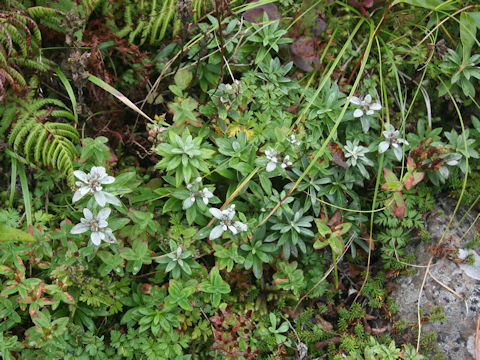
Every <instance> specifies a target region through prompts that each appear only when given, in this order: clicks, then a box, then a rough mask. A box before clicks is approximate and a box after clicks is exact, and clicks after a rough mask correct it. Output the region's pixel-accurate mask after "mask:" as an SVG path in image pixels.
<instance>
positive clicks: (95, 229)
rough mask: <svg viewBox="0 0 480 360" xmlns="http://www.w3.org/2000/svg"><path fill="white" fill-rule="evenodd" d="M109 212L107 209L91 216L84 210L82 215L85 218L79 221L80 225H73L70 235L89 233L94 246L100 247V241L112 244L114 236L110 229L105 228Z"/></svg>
mask: <svg viewBox="0 0 480 360" xmlns="http://www.w3.org/2000/svg"><path fill="white" fill-rule="evenodd" d="M110 211H111V210H110V209H109V208H103V209H102V210H100V211H99V212H98V214H97V215H93V213H92V212H91V211H90V210H89V209H87V208H84V209H83V215H84V216H85V218H82V219H80V224H77V225H75V226H74V227H73V228H72V231H71V233H72V234H82V233H84V232H87V231H91V234H90V239H91V240H92V243H93V244H94V245H96V246H98V245H100V243H101V242H102V240H103V241H105V242H108V243H114V242H115V236H114V235H113V232H112V229H110V228H108V227H107V226H108V223H107V218H108V216H109V215H110Z"/></svg>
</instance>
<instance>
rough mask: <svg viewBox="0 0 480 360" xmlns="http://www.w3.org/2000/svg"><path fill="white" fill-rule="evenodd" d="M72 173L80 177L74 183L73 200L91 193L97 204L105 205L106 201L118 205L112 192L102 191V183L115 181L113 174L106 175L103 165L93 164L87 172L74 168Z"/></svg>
mask: <svg viewBox="0 0 480 360" xmlns="http://www.w3.org/2000/svg"><path fill="white" fill-rule="evenodd" d="M73 174H74V175H75V176H76V177H77V178H78V179H80V180H81V181H77V182H76V183H75V185H77V187H78V190H77V191H75V194H73V200H72V201H73V202H76V201H78V200H80V199H81V198H83V197H84V196H85V195H87V194H93V196H94V197H95V200H96V201H97V203H98V205H100V206H102V207H103V206H105V204H106V203H110V204H113V205H120V201H119V200H118V199H117V198H116V197H115V196H114V195H112V194H110V193H108V192H105V191H102V189H103V188H102V185H107V184H111V183H113V182H114V181H115V178H114V177H113V176H108V175H107V173H106V172H105V168H104V167H103V166H94V167H92V169H91V170H90V173H89V174H85V173H84V172H83V171H81V170H76V171H74V172H73Z"/></svg>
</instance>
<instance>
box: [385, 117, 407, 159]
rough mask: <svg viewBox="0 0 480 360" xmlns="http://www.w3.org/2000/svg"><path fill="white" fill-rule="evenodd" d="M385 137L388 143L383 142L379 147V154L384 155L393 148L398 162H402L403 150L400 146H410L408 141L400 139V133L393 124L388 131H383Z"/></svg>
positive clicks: (389, 125)
mask: <svg viewBox="0 0 480 360" xmlns="http://www.w3.org/2000/svg"><path fill="white" fill-rule="evenodd" d="M383 136H384V137H385V139H387V141H382V142H381V143H380V144H379V145H378V152H379V153H384V152H385V151H387V150H388V148H389V147H392V149H393V152H394V154H395V156H396V157H397V159H398V161H400V160H402V155H403V150H402V146H401V145H400V144H405V145H408V141H407V140H405V139H402V138H400V137H399V136H400V133H399V132H398V130H395V128H394V127H393V125H392V124H388V129H387V130H385V131H383Z"/></svg>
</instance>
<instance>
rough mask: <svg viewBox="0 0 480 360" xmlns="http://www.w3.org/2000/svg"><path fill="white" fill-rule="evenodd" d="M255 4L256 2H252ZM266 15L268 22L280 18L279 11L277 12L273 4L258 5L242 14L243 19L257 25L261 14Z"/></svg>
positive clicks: (261, 16) (261, 17)
mask: <svg viewBox="0 0 480 360" xmlns="http://www.w3.org/2000/svg"><path fill="white" fill-rule="evenodd" d="M253 2H257V1H253ZM265 12H266V13H267V15H268V18H269V19H270V20H277V19H280V18H281V17H282V14H280V11H278V7H277V5H275V4H273V3H268V4H265V5H260V6H257V7H254V8H253V9H250V10H247V11H245V12H244V13H243V18H244V19H245V20H247V21H248V22H251V23H259V22H261V21H262V19H263V13H265Z"/></svg>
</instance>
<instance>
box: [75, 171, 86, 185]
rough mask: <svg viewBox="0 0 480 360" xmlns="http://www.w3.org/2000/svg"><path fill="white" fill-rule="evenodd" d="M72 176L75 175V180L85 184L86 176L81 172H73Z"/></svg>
mask: <svg viewBox="0 0 480 360" xmlns="http://www.w3.org/2000/svg"><path fill="white" fill-rule="evenodd" d="M73 175H75V177H76V178H78V179H80V180H82V181H83V182H84V183H86V182H87V180H88V178H87V174H85V173H84V172H83V171H82V170H75V171H74V172H73Z"/></svg>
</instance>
